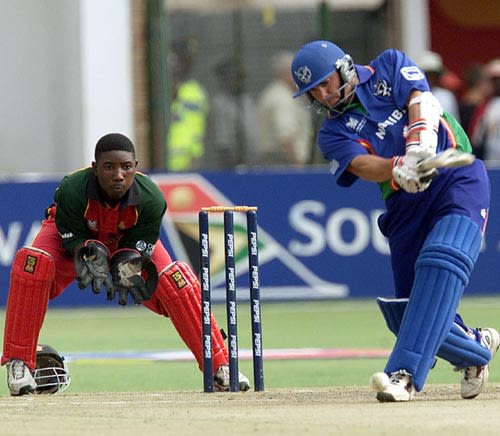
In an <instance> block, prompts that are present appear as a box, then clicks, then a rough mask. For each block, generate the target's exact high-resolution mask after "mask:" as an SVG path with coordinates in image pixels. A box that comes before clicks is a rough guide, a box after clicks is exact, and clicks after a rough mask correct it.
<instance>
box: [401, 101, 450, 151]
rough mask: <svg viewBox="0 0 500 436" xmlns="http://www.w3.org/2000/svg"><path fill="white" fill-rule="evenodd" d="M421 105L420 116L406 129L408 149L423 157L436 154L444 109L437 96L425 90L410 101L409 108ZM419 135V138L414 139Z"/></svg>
mask: <svg viewBox="0 0 500 436" xmlns="http://www.w3.org/2000/svg"><path fill="white" fill-rule="evenodd" d="M413 105H419V108H418V109H419V116H418V118H417V120H415V121H413V122H412V123H411V124H410V125H409V126H408V128H407V129H406V131H405V137H406V138H408V140H407V142H406V149H407V150H409V149H411V150H414V151H415V152H418V154H419V155H420V156H421V157H422V158H426V157H429V156H432V155H434V154H436V148H437V135H438V128H439V119H440V117H441V115H442V114H443V109H442V108H441V105H440V104H439V101H438V100H437V98H436V97H434V96H433V95H432V93H430V92H428V91H427V92H423V93H422V94H420V95H419V96H417V97H414V98H412V99H411V100H410V102H409V103H408V108H410V107H411V106H413ZM415 136H417V138H418V139H414V138H415Z"/></svg>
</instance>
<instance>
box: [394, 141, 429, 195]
mask: <svg viewBox="0 0 500 436" xmlns="http://www.w3.org/2000/svg"><path fill="white" fill-rule="evenodd" d="M425 157H427V156H425ZM423 158H424V157H423V156H422V155H421V154H420V153H418V151H414V150H412V149H411V148H409V149H408V150H407V152H406V154H405V155H404V156H395V157H394V158H393V160H392V177H393V179H394V181H395V182H396V183H397V184H398V185H399V186H400V187H401V189H404V190H405V191H406V192H410V193H412V194H415V193H417V192H422V191H425V190H426V189H427V188H428V187H429V185H430V184H431V181H432V179H433V178H434V177H435V176H437V174H438V173H437V170H436V169H435V168H433V169H430V170H427V171H418V169H417V164H418V163H419V162H420V161H422V159H423Z"/></svg>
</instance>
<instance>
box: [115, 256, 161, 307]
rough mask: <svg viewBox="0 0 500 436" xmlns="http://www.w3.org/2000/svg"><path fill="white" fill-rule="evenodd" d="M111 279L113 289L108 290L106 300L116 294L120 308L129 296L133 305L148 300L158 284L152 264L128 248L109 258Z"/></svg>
mask: <svg viewBox="0 0 500 436" xmlns="http://www.w3.org/2000/svg"><path fill="white" fill-rule="evenodd" d="M143 275H144V276H145V277H143ZM111 277H112V279H113V289H111V290H109V289H108V300H110V301H111V300H113V299H114V298H115V294H116V293H118V304H120V305H122V306H125V305H126V304H127V302H128V295H129V294H130V296H131V297H132V300H134V303H135V304H140V303H142V302H143V301H146V300H149V299H150V298H151V296H152V295H153V293H154V292H155V290H156V285H157V284H158V271H157V270H156V267H155V265H154V263H153V262H151V260H150V259H149V258H146V257H143V256H141V254H140V253H139V252H138V251H136V250H132V249H129V248H124V249H121V250H118V251H117V252H115V254H113V256H112V257H111Z"/></svg>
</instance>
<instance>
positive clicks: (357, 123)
mask: <svg viewBox="0 0 500 436" xmlns="http://www.w3.org/2000/svg"><path fill="white" fill-rule="evenodd" d="M365 124H366V118H363V119H361V120H358V119H357V118H354V117H349V121H347V123H346V126H347V127H349V128H350V129H352V130H354V131H355V132H357V133H360V132H361V130H363V127H364V126H365Z"/></svg>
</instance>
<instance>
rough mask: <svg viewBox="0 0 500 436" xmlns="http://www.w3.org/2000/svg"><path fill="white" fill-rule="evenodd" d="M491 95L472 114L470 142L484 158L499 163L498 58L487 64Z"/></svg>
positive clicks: (499, 109) (499, 107)
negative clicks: (491, 88) (491, 89)
mask: <svg viewBox="0 0 500 436" xmlns="http://www.w3.org/2000/svg"><path fill="white" fill-rule="evenodd" d="M486 68H487V72H488V77H489V78H490V80H491V83H492V87H493V96H492V97H491V98H490V99H489V100H488V101H487V102H486V103H485V104H484V105H483V106H482V107H481V106H480V107H478V108H477V109H476V112H475V113H474V115H473V120H472V121H471V122H472V123H474V124H473V125H472V126H471V127H472V132H471V135H472V142H473V144H474V146H475V147H477V148H478V150H480V151H481V152H482V153H483V156H484V160H488V161H498V162H499V163H500V58H498V59H494V60H492V61H491V62H490V63H489V64H488V65H487V67H486Z"/></svg>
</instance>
